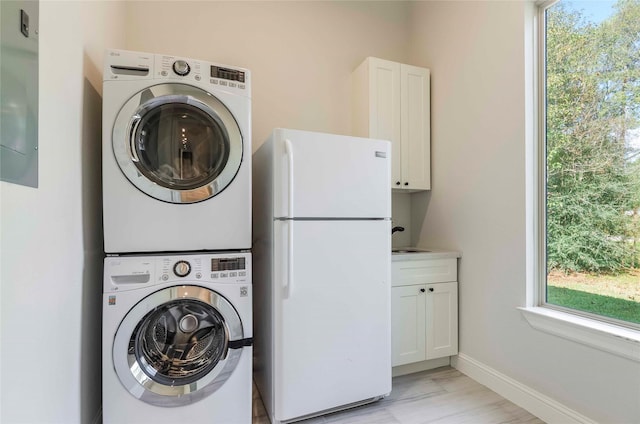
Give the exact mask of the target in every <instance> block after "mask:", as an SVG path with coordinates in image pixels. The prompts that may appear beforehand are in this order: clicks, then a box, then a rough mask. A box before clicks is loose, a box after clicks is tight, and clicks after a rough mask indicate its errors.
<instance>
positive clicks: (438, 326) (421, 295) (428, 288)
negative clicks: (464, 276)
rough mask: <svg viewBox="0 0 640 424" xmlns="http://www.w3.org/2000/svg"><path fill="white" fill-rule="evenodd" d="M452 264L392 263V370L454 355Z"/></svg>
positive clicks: (455, 317)
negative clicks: (393, 367)
mask: <svg viewBox="0 0 640 424" xmlns="http://www.w3.org/2000/svg"><path fill="white" fill-rule="evenodd" d="M456 261H457V260H456V259H455V258H447V259H435V260H428V259H426V260H419V261H397V262H393V264H392V277H391V280H392V288H391V362H392V365H393V366H398V365H405V364H410V363H414V362H420V361H425V360H429V359H436V358H442V357H446V356H451V355H455V354H457V353H458V283H457V282H456V281H455V280H456V278H457V272H456V271H457V266H456V265H457V263H456ZM440 280H448V281H440ZM421 282H422V284H420V283H421ZM416 283H418V284H416Z"/></svg>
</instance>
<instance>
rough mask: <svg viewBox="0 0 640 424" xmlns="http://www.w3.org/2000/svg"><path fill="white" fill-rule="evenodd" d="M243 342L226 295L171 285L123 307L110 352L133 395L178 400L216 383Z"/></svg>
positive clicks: (157, 401)
mask: <svg viewBox="0 0 640 424" xmlns="http://www.w3.org/2000/svg"><path fill="white" fill-rule="evenodd" d="M249 342H250V340H245V339H243V330H242V322H241V320H240V317H239V316H238V313H237V312H236V310H235V309H234V307H233V306H232V305H231V303H229V301H228V300H227V299H225V298H224V297H223V296H221V295H219V294H218V293H216V292H214V291H212V290H209V289H206V288H203V287H198V286H175V287H169V288H166V289H163V290H160V291H157V292H155V293H153V294H151V295H149V296H147V297H145V298H144V299H142V300H141V301H140V302H138V303H137V304H136V305H135V306H134V307H133V308H132V309H131V310H130V311H129V313H127V315H126V316H125V317H124V319H123V320H122V322H121V323H120V326H119V327H118V330H117V331H116V335H115V339H114V343H113V352H112V356H113V363H114V368H115V371H116V374H117V375H118V378H119V379H120V381H121V382H122V384H123V385H124V387H125V388H126V389H127V390H128V391H129V393H131V394H132V395H133V396H135V397H136V398H139V399H140V400H142V401H144V402H146V403H149V404H153V405H157V406H181V405H185V404H190V403H193V402H195V401H197V400H200V399H202V398H204V397H206V396H208V395H210V394H211V393H213V392H215V391H216V390H217V389H218V388H220V387H221V386H222V385H223V384H224V383H225V381H226V380H227V379H228V378H229V376H230V375H231V373H232V372H233V370H234V369H235V367H236V365H237V363H238V361H239V359H240V355H241V354H242V349H241V348H242V347H243V346H245V345H247V344H248V343H249Z"/></svg>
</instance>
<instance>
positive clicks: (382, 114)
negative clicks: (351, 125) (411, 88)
mask: <svg viewBox="0 0 640 424" xmlns="http://www.w3.org/2000/svg"><path fill="white" fill-rule="evenodd" d="M370 60H371V63H370V66H369V93H371V101H370V103H369V114H370V116H371V119H370V121H369V137H374V138H380V139H383V140H389V141H391V186H392V187H394V186H395V185H396V183H397V182H398V181H400V180H401V179H402V176H401V166H402V165H401V164H402V162H401V161H402V155H401V148H400V143H401V136H402V135H401V134H402V133H401V128H400V127H401V116H400V110H401V89H400V64H399V63H396V62H390V61H388V60H383V59H378V58H370Z"/></svg>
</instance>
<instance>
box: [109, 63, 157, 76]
mask: <svg viewBox="0 0 640 424" xmlns="http://www.w3.org/2000/svg"><path fill="white" fill-rule="evenodd" d="M111 72H113V73H114V74H116V75H134V76H141V77H144V76H147V75H149V68H138V67H135V66H116V65H111Z"/></svg>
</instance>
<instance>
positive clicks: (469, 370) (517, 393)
mask: <svg viewBox="0 0 640 424" xmlns="http://www.w3.org/2000/svg"><path fill="white" fill-rule="evenodd" d="M451 366H452V367H454V368H456V369H458V370H459V371H460V372H462V373H463V374H466V375H468V376H469V377H471V378H472V379H474V380H476V381H477V382H478V383H480V384H482V385H484V386H486V387H488V388H489V389H491V390H493V391H494V392H496V393H498V394H499V395H500V396H502V397H504V398H505V399H508V400H510V401H511V402H513V403H515V404H516V405H518V406H519V407H521V408H523V409H526V410H527V411H529V412H530V413H532V414H533V415H535V416H536V417H538V418H540V419H541V420H542V421H544V422H546V423H550V424H553V423H562V424H597V423H596V422H595V421H593V420H591V419H589V418H587V417H585V416H584V415H582V414H580V413H578V412H576V411H574V410H573V409H570V408H567V407H566V406H564V405H563V404H561V403H559V402H557V401H555V400H553V399H551V398H550V397H548V396H546V395H543V394H542V393H540V392H538V391H536V390H534V389H532V388H530V387H528V386H525V385H524V384H522V383H520V382H519V381H516V380H514V379H512V378H510V377H507V376H506V375H504V374H502V373H500V372H498V371H496V370H495V369H493V368H491V367H489V366H487V365H485V364H483V363H482V362H479V361H476V360H475V359H473V358H471V357H469V356H467V355H465V354H464V353H460V354H458V356H457V357H455V356H453V357H451Z"/></svg>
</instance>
